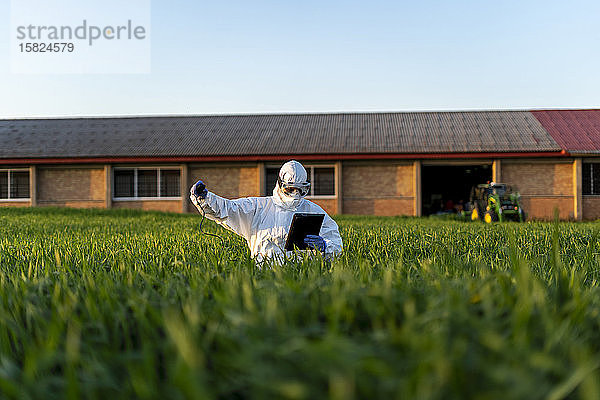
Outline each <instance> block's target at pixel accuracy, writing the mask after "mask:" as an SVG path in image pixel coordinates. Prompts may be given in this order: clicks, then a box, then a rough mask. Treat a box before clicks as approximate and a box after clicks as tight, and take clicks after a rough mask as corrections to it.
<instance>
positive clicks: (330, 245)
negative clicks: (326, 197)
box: [190, 161, 342, 262]
mask: <svg viewBox="0 0 600 400" xmlns="http://www.w3.org/2000/svg"><path fill="white" fill-rule="evenodd" d="M309 189H310V183H309V182H308V180H307V174H306V170H305V169H304V167H303V166H302V164H300V163H299V162H298V161H289V162H287V163H285V164H284V165H283V166H282V167H281V169H280V171H279V177H278V179H277V184H276V185H275V188H274V189H273V196H268V197H246V198H241V199H235V200H228V199H225V198H223V197H220V196H217V195H216V194H214V193H212V192H209V191H208V190H207V189H206V186H205V185H204V183H203V182H202V181H198V182H196V183H195V184H194V185H193V186H192V188H191V189H190V200H191V201H192V203H193V204H194V205H195V206H196V208H198V210H199V211H200V212H201V213H203V214H204V215H206V218H208V219H211V220H213V221H215V222H216V223H218V224H220V225H222V226H224V227H225V228H227V229H229V230H231V231H233V232H235V233H237V234H238V235H240V236H242V237H243V238H244V239H246V241H247V242H248V246H249V247H250V252H251V254H252V257H253V258H254V259H255V260H256V261H258V262H261V261H264V260H267V259H274V258H275V259H278V260H280V261H281V260H283V259H284V258H285V257H286V256H290V255H291V254H292V253H291V252H286V251H285V250H284V246H285V241H286V238H287V233H288V231H289V228H290V225H291V223H292V217H293V216H294V214H295V213H298V212H300V213H319V214H325V218H324V220H323V225H322V226H321V231H320V232H319V235H318V236H316V235H309V236H307V237H306V238H305V239H304V241H305V243H306V244H307V245H308V246H309V247H310V248H312V249H317V250H320V251H321V252H322V253H323V255H324V256H325V257H326V258H327V259H331V258H332V257H333V256H335V255H338V254H340V253H341V252H342V238H341V237H340V232H339V230H338V226H337V224H336V223H335V221H334V220H333V219H331V217H330V216H329V215H327V213H326V212H325V211H324V210H323V209H322V208H321V207H319V206H318V205H316V204H315V203H313V202H311V201H309V200H306V199H305V198H304V197H305V196H306V195H307V194H308V192H309Z"/></svg>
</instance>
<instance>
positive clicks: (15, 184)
mask: <svg viewBox="0 0 600 400" xmlns="http://www.w3.org/2000/svg"><path fill="white" fill-rule="evenodd" d="M0 199H2V200H24V199H29V170H27V169H0Z"/></svg>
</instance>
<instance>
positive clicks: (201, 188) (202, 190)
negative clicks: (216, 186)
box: [190, 181, 208, 199]
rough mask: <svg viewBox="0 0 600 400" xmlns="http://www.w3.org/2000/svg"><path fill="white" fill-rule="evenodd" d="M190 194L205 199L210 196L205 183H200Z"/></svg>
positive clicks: (193, 187)
mask: <svg viewBox="0 0 600 400" xmlns="http://www.w3.org/2000/svg"><path fill="white" fill-rule="evenodd" d="M190 194H191V195H193V196H194V197H196V198H200V199H204V198H206V195H207V194H208V190H206V185H205V184H204V182H202V181H198V182H196V183H195V184H194V186H192V188H191V189H190Z"/></svg>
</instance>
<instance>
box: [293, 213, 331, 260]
mask: <svg viewBox="0 0 600 400" xmlns="http://www.w3.org/2000/svg"><path fill="white" fill-rule="evenodd" d="M324 218H325V214H307V213H296V214H294V217H293V219H292V225H291V226H290V231H289V232H288V236H287V240H286V241H285V250H286V251H292V250H294V248H298V249H299V250H306V249H307V248H308V246H307V245H306V244H305V243H304V238H305V237H306V235H318V234H319V232H320V231H321V225H322V224H323V219H324Z"/></svg>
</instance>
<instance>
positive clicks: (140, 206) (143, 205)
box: [112, 200, 181, 213]
mask: <svg viewBox="0 0 600 400" xmlns="http://www.w3.org/2000/svg"><path fill="white" fill-rule="evenodd" d="M112 206H113V208H132V209H136V210H152V211H163V212H174V213H180V212H181V201H179V200H144V201H116V200H115V201H113V204H112Z"/></svg>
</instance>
